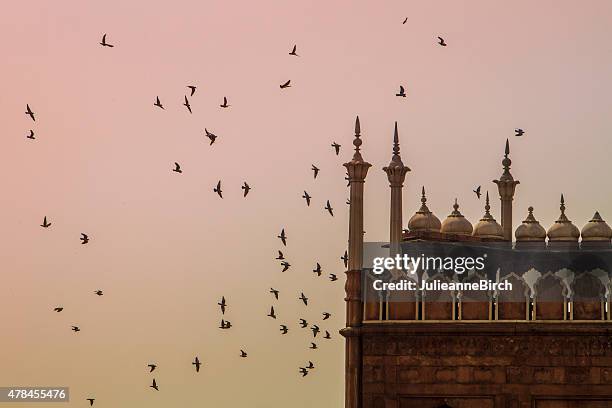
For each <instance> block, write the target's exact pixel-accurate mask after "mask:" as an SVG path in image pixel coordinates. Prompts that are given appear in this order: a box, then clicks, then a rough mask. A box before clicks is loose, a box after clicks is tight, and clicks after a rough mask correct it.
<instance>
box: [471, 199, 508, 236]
mask: <svg viewBox="0 0 612 408" xmlns="http://www.w3.org/2000/svg"><path fill="white" fill-rule="evenodd" d="M490 209H491V206H490V205H489V192H488V191H487V198H486V201H485V214H484V216H483V217H482V218H481V219H480V221H478V223H477V224H476V226H474V232H473V233H472V235H474V236H475V237H480V238H502V239H503V238H504V230H503V229H502V226H501V225H499V224H498V223H497V221H495V218H493V216H492V215H491V213H490V212H489V210H490Z"/></svg>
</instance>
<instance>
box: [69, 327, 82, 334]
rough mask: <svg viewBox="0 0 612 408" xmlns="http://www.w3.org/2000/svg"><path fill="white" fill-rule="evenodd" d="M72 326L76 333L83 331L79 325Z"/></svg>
mask: <svg viewBox="0 0 612 408" xmlns="http://www.w3.org/2000/svg"><path fill="white" fill-rule="evenodd" d="M71 327H72V329H71V330H72V331H73V332H75V333H76V332H80V331H81V329H80V328H79V326H71Z"/></svg>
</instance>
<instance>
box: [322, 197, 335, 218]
mask: <svg viewBox="0 0 612 408" xmlns="http://www.w3.org/2000/svg"><path fill="white" fill-rule="evenodd" d="M324 209H325V210H327V211H328V212H329V213H330V214H331V216H332V217H333V216H334V209H333V208H332V206H331V204H330V203H329V200H327V204H325V208H324Z"/></svg>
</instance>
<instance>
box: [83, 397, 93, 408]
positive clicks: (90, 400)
mask: <svg viewBox="0 0 612 408" xmlns="http://www.w3.org/2000/svg"><path fill="white" fill-rule="evenodd" d="M95 400H96V399H95V398H86V399H85V401H89V406H90V407H91V406H93V403H94V401H95Z"/></svg>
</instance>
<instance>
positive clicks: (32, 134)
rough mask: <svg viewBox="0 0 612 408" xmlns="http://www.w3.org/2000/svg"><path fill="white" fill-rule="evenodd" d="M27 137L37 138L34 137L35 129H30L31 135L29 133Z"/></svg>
mask: <svg viewBox="0 0 612 408" xmlns="http://www.w3.org/2000/svg"><path fill="white" fill-rule="evenodd" d="M26 138H28V139H32V140H34V139H36V138H35V137H34V131H33V130H32V129H30V134H29V135H27V136H26Z"/></svg>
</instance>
